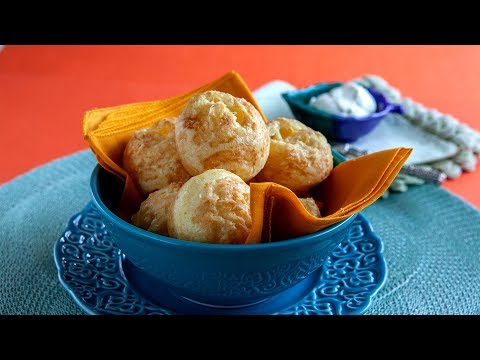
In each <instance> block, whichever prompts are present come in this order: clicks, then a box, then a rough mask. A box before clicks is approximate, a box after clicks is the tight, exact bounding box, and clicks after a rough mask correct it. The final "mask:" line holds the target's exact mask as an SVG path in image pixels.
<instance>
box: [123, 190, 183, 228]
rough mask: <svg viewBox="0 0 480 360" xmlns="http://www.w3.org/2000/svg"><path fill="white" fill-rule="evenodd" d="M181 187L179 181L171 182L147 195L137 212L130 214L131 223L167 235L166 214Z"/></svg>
mask: <svg viewBox="0 0 480 360" xmlns="http://www.w3.org/2000/svg"><path fill="white" fill-rule="evenodd" d="M181 187H182V184H181V183H172V184H169V185H167V186H165V187H164V188H162V189H160V190H157V191H154V192H153V193H151V194H150V195H148V198H147V199H146V200H144V201H143V202H142V205H140V209H139V210H138V212H137V213H136V214H135V215H133V216H132V223H133V225H135V226H138V227H139V228H142V229H145V230H148V231H151V232H153V233H156V234H160V235H165V236H169V234H168V226H167V222H168V214H169V212H170V207H171V206H172V204H173V202H174V200H175V197H176V196H177V194H178V191H179V190H180V188H181Z"/></svg>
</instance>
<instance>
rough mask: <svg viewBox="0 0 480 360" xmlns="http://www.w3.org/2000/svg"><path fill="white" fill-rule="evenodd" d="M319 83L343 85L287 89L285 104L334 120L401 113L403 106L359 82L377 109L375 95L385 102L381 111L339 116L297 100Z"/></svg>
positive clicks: (356, 119) (350, 119)
mask: <svg viewBox="0 0 480 360" xmlns="http://www.w3.org/2000/svg"><path fill="white" fill-rule="evenodd" d="M321 85H330V86H333V88H332V89H334V88H335V87H338V86H340V85H343V83H342V82H334V83H326V82H323V83H318V84H314V85H310V86H308V87H305V88H302V89H297V90H292V91H288V92H286V93H283V94H282V97H283V98H284V99H285V101H287V104H288V105H289V106H290V105H291V104H293V105H295V106H296V107H298V108H300V109H301V110H303V111H305V112H307V113H309V114H310V115H314V116H322V117H324V118H325V117H327V118H331V119H334V120H337V121H345V122H347V121H356V122H362V121H369V120H373V119H378V118H382V117H384V116H386V115H387V114H389V113H391V112H397V113H400V114H402V113H403V108H402V106H401V105H398V104H393V103H391V102H390V101H388V100H387V98H386V97H385V95H383V94H382V93H381V92H379V91H377V90H375V89H373V88H371V87H367V86H363V85H360V84H359V85H360V86H362V87H364V88H365V89H366V90H367V91H368V92H369V93H370V94H371V95H372V96H373V97H374V98H375V104H376V105H377V109H378V103H379V102H378V101H377V97H378V98H380V99H381V101H382V102H383V103H385V108H384V109H383V110H382V111H378V112H377V111H375V112H374V113H373V114H370V115H367V116H361V117H353V116H341V115H335V114H331V113H329V112H326V111H323V110H320V109H316V108H314V107H313V106H311V105H309V104H308V103H303V102H302V101H299V100H297V96H298V95H299V94H308V93H310V92H312V91H314V90H316V89H317V88H318V87H319V86H321Z"/></svg>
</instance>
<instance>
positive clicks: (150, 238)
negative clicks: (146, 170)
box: [90, 150, 357, 251]
mask: <svg viewBox="0 0 480 360" xmlns="http://www.w3.org/2000/svg"><path fill="white" fill-rule="evenodd" d="M332 154H333V156H334V158H337V159H338V160H339V161H340V162H343V161H345V157H343V156H342V155H340V154H339V153H338V152H337V151H335V150H332ZM100 171H106V170H105V169H103V168H102V167H101V166H100V165H99V164H97V165H96V166H95V168H94V170H93V172H92V175H91V176H90V194H91V196H92V201H93V203H94V205H95V207H96V208H97V210H98V211H99V212H100V213H101V214H102V215H103V216H105V217H106V218H108V219H109V220H110V222H111V223H113V224H115V226H119V227H120V228H122V230H124V231H125V232H128V233H132V234H135V235H137V236H138V237H139V239H141V240H143V241H147V242H151V243H155V244H159V243H161V244H162V245H167V246H170V247H181V248H190V249H196V250H203V251H252V250H266V249H273V248H276V249H281V248H290V247H295V246H300V245H303V244H304V243H306V242H308V241H310V240H312V239H314V238H315V239H317V238H319V237H320V238H326V237H328V236H329V235H330V234H332V233H335V232H336V230H337V229H338V228H339V227H343V226H347V225H348V224H349V223H351V222H352V221H353V220H354V219H355V217H356V216H357V214H353V215H351V216H349V217H348V218H346V219H345V220H342V221H340V222H338V223H336V224H334V225H331V226H328V227H326V228H325V229H322V230H319V231H317V232H315V233H312V234H308V235H303V236H299V237H296V238H292V239H286V240H282V241H275V242H271V243H261V244H211V243H200V242H194V241H187V240H180V239H175V238H171V237H167V236H163V235H158V234H155V233H152V232H150V231H147V230H143V229H141V228H139V227H136V226H135V225H132V224H130V223H129V222H127V221H125V220H123V219H122V218H120V217H119V216H118V215H116V214H114V213H113V212H112V211H111V210H110V209H109V208H108V207H107V206H106V205H105V204H104V203H103V201H102V199H101V198H100V195H99V192H98V184H97V179H98V174H99V172H100Z"/></svg>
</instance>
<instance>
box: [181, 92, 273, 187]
mask: <svg viewBox="0 0 480 360" xmlns="http://www.w3.org/2000/svg"><path fill="white" fill-rule="evenodd" d="M175 137H176V144H177V149H178V153H179V156H180V159H181V161H182V164H183V166H184V167H185V169H186V170H187V171H188V172H189V173H190V174H191V175H192V176H193V175H198V174H201V173H203V172H204V171H206V170H209V169H225V170H228V171H231V172H233V173H234V174H236V175H238V176H240V178H242V179H243V180H244V181H248V180H250V179H252V178H253V177H254V176H255V175H256V174H257V173H258V172H259V171H260V170H261V169H262V168H263V166H264V165H265V162H266V161H267V158H268V152H269V148H270V137H269V136H268V130H267V127H266V125H265V122H264V121H263V118H262V116H261V115H260V113H259V112H258V111H257V109H255V107H254V106H253V105H252V104H250V103H249V102H248V101H246V100H245V99H241V98H237V97H234V96H232V95H230V94H227V93H223V92H219V91H206V92H204V93H201V94H199V95H196V96H193V97H191V98H190V100H189V101H188V103H187V105H186V106H185V108H184V110H183V112H182V113H181V114H180V116H179V117H178V120H177V123H176V124H175Z"/></svg>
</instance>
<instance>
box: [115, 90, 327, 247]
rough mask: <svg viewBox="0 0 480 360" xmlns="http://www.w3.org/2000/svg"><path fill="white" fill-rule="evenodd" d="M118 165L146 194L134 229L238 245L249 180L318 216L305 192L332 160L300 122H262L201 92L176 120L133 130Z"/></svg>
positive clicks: (246, 225) (242, 105) (236, 102)
mask: <svg viewBox="0 0 480 360" xmlns="http://www.w3.org/2000/svg"><path fill="white" fill-rule="evenodd" d="M123 167H124V169H125V170H126V171H127V172H128V174H129V175H130V176H131V178H132V179H133V181H134V183H135V185H136V186H137V188H138V190H139V191H140V192H141V193H143V194H144V195H145V196H147V195H148V197H147V198H146V199H145V200H144V201H143V202H142V204H141V206H140V209H139V210H138V212H137V213H136V214H134V215H133V217H132V223H133V224H134V225H136V226H138V227H140V228H142V229H145V230H148V231H151V232H154V233H157V234H160V235H164V236H169V237H173V238H177V239H182V240H189V241H197V242H208V243H217V244H243V243H244V241H245V239H246V238H247V236H248V234H249V232H250V228H251V223H252V219H251V214H250V187H249V185H248V184H249V183H250V182H252V181H255V182H275V183H278V184H280V185H283V186H285V187H288V188H289V189H291V190H292V191H294V192H295V193H296V194H297V195H298V196H299V198H300V200H301V201H302V203H303V204H304V206H305V209H306V210H307V211H309V212H310V213H311V214H312V215H314V216H317V217H320V209H319V208H318V206H317V204H316V203H315V201H314V199H313V198H311V197H308V195H307V193H308V191H309V190H310V189H312V188H313V187H315V186H316V185H318V184H319V183H320V182H322V181H323V180H324V179H325V178H327V176H328V175H329V174H330V172H331V170H332V168H333V159H332V154H331V149H330V145H329V144H328V142H327V140H326V139H325V137H324V136H323V135H322V134H321V133H319V132H317V131H314V130H312V129H311V128H309V127H307V126H305V125H304V124H302V123H301V122H299V121H297V120H294V119H285V118H279V119H274V120H270V121H268V122H267V123H265V121H264V120H263V118H262V116H261V115H260V113H259V112H258V111H257V109H256V108H255V107H254V106H253V105H252V104H251V103H249V102H248V101H246V100H245V99H241V98H237V97H234V96H232V95H230V94H228V93H223V92H219V91H206V92H204V93H201V94H199V95H196V96H193V97H192V98H190V100H189V101H188V103H187V104H186V106H185V108H184V109H183V111H182V113H181V114H180V115H179V116H178V118H176V119H174V118H168V119H161V120H159V121H158V122H156V123H155V124H153V125H152V126H151V127H150V128H147V129H141V130H137V131H136V132H135V133H134V134H133V136H132V138H131V139H130V141H129V142H128V144H127V146H126V148H125V152H124V157H123Z"/></svg>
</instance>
